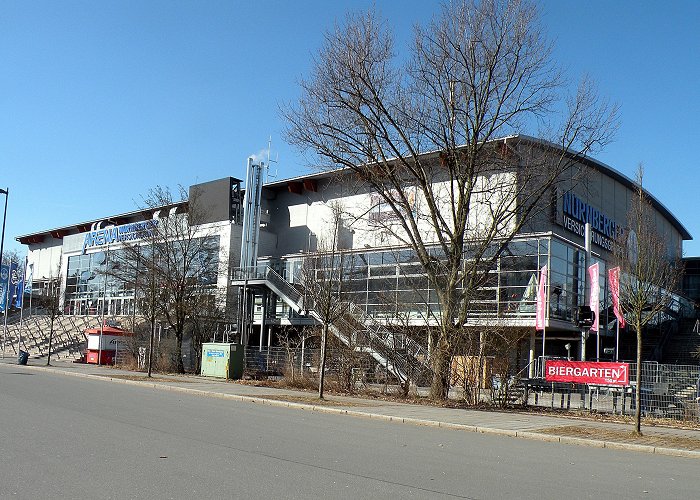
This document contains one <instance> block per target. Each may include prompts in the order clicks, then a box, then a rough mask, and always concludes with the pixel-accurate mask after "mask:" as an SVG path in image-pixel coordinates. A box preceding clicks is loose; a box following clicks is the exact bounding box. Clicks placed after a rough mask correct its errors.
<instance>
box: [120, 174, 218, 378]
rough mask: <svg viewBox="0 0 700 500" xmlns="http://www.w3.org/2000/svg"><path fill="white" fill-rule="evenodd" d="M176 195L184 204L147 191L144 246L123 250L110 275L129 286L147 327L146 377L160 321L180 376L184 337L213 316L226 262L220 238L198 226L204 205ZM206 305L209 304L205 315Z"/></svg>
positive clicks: (167, 194) (183, 193) (165, 191)
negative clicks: (190, 328) (168, 331)
mask: <svg viewBox="0 0 700 500" xmlns="http://www.w3.org/2000/svg"><path fill="white" fill-rule="evenodd" d="M179 195H180V199H181V200H185V201H181V202H176V201H175V200H174V199H173V195H172V193H171V192H170V190H168V189H166V188H162V187H157V188H155V189H153V190H151V192H150V193H149V195H148V197H147V198H146V199H145V210H147V211H149V213H150V212H154V213H156V217H154V219H153V220H152V222H151V224H150V225H149V226H148V228H147V229H145V230H144V234H143V236H144V238H143V240H142V241H140V242H138V243H135V244H127V245H124V247H123V248H122V249H121V250H120V253H119V254H118V255H117V256H116V257H115V259H119V266H118V272H115V273H114V276H115V277H118V278H119V279H121V280H126V281H128V282H129V283H130V286H131V287H133V289H134V294H135V297H136V299H137V300H136V303H137V305H138V307H139V309H140V311H141V313H142V314H144V315H145V316H146V317H147V318H148V320H149V323H150V325H151V332H150V341H149V343H150V349H149V352H150V354H149V361H148V373H149V376H150V374H151V369H152V363H153V359H152V358H153V339H154V335H155V330H156V326H157V323H158V322H159V321H162V322H164V323H166V324H167V325H168V326H169V327H170V329H171V330H172V332H173V333H174V335H175V350H174V354H173V360H172V361H173V363H174V369H175V370H176V371H178V372H184V364H183V361H182V341H183V337H184V335H185V332H186V330H187V328H188V326H191V325H192V324H193V322H194V319H195V317H196V316H198V315H201V314H204V315H205V316H211V314H213V313H212V311H211V309H212V308H211V307H209V305H211V303H215V304H218V302H217V297H218V296H219V292H218V291H217V290H216V283H217V279H218V277H219V275H220V273H221V272H223V266H224V265H225V264H226V259H219V253H220V249H219V242H218V237H216V236H214V235H213V233H212V232H211V231H209V230H207V229H206V228H203V227H201V225H200V223H201V221H203V220H206V217H205V209H204V207H203V203H204V200H201V199H198V198H197V197H195V196H193V197H192V198H191V199H189V200H187V196H188V194H187V192H186V191H185V190H184V189H183V188H180V191H179ZM222 295H223V294H222ZM204 302H206V303H207V304H209V305H208V306H207V308H206V310H205V309H203V308H202V304H203V303H204ZM217 314H218V313H217ZM200 323H201V322H200ZM200 326H201V324H200Z"/></svg>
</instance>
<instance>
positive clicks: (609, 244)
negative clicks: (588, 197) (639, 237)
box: [562, 191, 622, 251]
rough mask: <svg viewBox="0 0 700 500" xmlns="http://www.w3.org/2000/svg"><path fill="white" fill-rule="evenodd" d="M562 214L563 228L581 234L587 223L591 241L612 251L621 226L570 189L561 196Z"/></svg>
mask: <svg viewBox="0 0 700 500" xmlns="http://www.w3.org/2000/svg"><path fill="white" fill-rule="evenodd" d="M562 214H563V217H562V225H563V226H564V229H566V230H567V231H571V232H572V233H576V234H578V235H579V236H583V235H584V233H585V225H586V223H589V224H590V225H591V229H592V230H593V231H592V232H591V240H592V243H593V244H594V245H598V246H599V247H602V248H604V249H606V250H608V251H612V249H613V242H614V241H615V239H616V238H617V237H618V236H619V235H620V234H621V232H622V226H620V225H619V224H618V223H616V222H615V221H614V220H612V219H611V218H610V217H608V216H607V215H605V214H604V213H603V212H601V211H600V210H598V209H597V208H595V207H594V206H593V205H590V204H588V203H586V202H585V201H583V200H582V199H581V198H579V197H578V196H576V195H575V194H574V193H572V192H571V191H568V192H566V193H564V195H563V196H562Z"/></svg>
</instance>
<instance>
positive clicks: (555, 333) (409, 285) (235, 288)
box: [17, 136, 692, 369]
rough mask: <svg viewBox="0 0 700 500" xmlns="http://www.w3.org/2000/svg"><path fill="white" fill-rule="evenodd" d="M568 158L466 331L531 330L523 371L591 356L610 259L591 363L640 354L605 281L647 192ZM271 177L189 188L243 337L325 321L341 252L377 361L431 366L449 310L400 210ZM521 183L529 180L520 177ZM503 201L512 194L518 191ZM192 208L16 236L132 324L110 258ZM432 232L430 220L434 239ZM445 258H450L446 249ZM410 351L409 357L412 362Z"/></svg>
mask: <svg viewBox="0 0 700 500" xmlns="http://www.w3.org/2000/svg"><path fill="white" fill-rule="evenodd" d="M506 142H507V146H508V148H509V150H510V151H512V152H513V154H514V155H515V157H516V158H522V157H524V156H519V155H518V152H519V151H521V150H522V149H523V148H528V149H529V150H532V149H533V148H534V149H538V150H539V151H540V152H541V154H543V155H546V154H549V152H548V145H547V144H546V143H542V142H540V141H538V140H535V139H533V138H530V137H526V136H514V137H509V138H507V139H505V140H502V143H503V144H504V145H505V144H506ZM425 156H426V161H439V154H438V153H429V154H427V155H425ZM569 160H570V166H569V167H568V169H567V171H566V172H565V173H564V175H562V177H561V179H559V182H557V183H556V187H554V188H553V189H551V192H550V193H549V196H548V199H547V200H546V203H545V204H544V206H543V207H542V210H540V211H538V212H537V213H533V215H532V217H531V218H530V220H528V221H527V224H526V225H525V226H524V229H523V230H521V231H520V232H519V233H518V234H517V235H516V237H515V238H513V239H512V241H510V242H509V243H508V245H507V247H506V248H505V250H504V251H503V252H501V253H500V254H499V255H498V258H497V259H496V261H495V266H494V267H493V269H491V270H489V279H488V280H487V281H486V284H485V285H484V286H483V287H482V289H481V293H479V297H478V300H476V301H474V302H473V303H472V304H471V306H470V307H472V312H471V314H470V315H469V318H470V319H469V324H468V325H464V326H465V327H474V328H479V327H480V325H481V326H484V325H494V324H498V325H500V326H502V327H504V328H519V329H528V330H529V331H531V332H532V335H531V336H530V338H529V340H528V341H527V342H525V343H524V345H523V346H522V349H519V350H518V353H517V357H518V363H519V364H520V365H521V366H523V365H524V364H527V363H528V357H529V359H530V360H532V357H533V353H540V354H544V355H547V356H550V355H551V356H571V355H572V353H574V357H576V356H578V354H576V353H580V352H581V349H580V346H579V345H578V344H580V343H581V341H582V340H581V339H582V336H581V334H580V328H578V327H577V326H576V325H575V324H574V323H573V319H574V314H575V312H576V310H577V308H578V306H580V305H583V304H584V303H585V301H586V298H585V297H586V293H585V292H586V288H585V287H586V269H587V264H590V263H593V262H598V263H599V273H600V280H599V283H600V294H599V295H600V300H601V304H600V330H599V333H598V335H592V336H589V337H588V340H587V341H585V342H587V343H588V352H589V353H593V354H592V355H591V354H589V358H591V357H592V358H598V359H601V360H602V359H616V358H619V359H632V358H633V357H634V355H633V353H634V349H635V346H634V340H633V338H634V337H633V335H631V334H628V333H626V332H625V331H623V332H622V337H621V341H620V345H619V351H615V349H616V348H617V342H618V341H617V339H616V333H617V329H616V322H615V317H614V315H613V314H612V312H611V307H610V306H611V305H610V299H609V294H608V293H607V285H606V283H607V279H606V276H607V263H608V262H610V261H611V260H612V255H611V250H612V248H613V242H614V240H615V238H616V236H617V235H618V234H619V233H620V231H623V230H624V229H625V227H626V225H627V216H628V213H629V210H630V204H631V200H632V199H633V197H634V195H635V192H636V190H637V189H638V186H637V185H636V184H635V182H634V181H632V180H631V179H629V178H627V177H626V176H624V175H623V174H621V173H620V172H618V171H616V170H614V169H613V168H611V167H609V166H607V165H604V164H603V163H601V162H598V161H596V160H595V159H593V158H589V157H580V158H579V157H575V156H572V157H571V158H570V159H569ZM519 161H522V160H519ZM516 163H517V162H516ZM263 171H264V166H263V165H261V164H253V163H252V162H249V165H248V171H247V172H246V179H247V180H246V186H245V187H246V190H245V192H244V191H243V190H242V189H241V181H239V180H238V179H235V178H226V179H221V180H217V181H212V182H210V183H205V184H198V185H195V186H192V187H191V188H190V196H191V197H192V196H197V197H198V198H199V199H201V200H203V201H204V204H205V205H206V206H207V207H208V215H207V220H206V221H204V222H203V223H202V225H201V228H202V234H203V235H204V234H206V237H207V238H210V239H211V242H212V244H211V249H212V250H211V251H212V252H213V253H215V254H216V255H218V261H219V263H220V264H221V267H222V268H224V269H226V272H217V273H216V274H215V277H213V278H212V281H211V286H212V287H215V288H216V289H217V290H218V291H219V293H221V294H225V295H226V296H227V297H228V296H230V297H234V296H235V297H238V300H236V301H229V302H228V306H229V308H230V309H231V313H230V315H229V317H230V321H231V323H232V324H236V325H237V326H236V328H235V331H236V332H237V333H236V335H237V337H238V340H240V341H242V342H243V343H245V344H247V345H253V346H258V347H264V346H269V345H275V344H276V342H277V338H278V335H279V334H280V333H282V332H284V331H288V330H290V329H299V328H301V327H303V326H308V325H314V324H318V322H319V315H318V314H317V313H316V312H315V311H313V309H309V307H308V302H307V303H305V297H304V282H303V280H302V274H303V273H302V271H303V269H304V267H305V265H307V266H308V264H305V263H308V262H309V261H311V260H312V259H313V258H314V257H315V256H318V255H328V254H329V252H330V253H332V254H333V255H334V258H335V259H336V260H335V261H333V262H334V263H333V264H331V265H333V266H338V265H340V266H345V267H347V271H348V272H347V273H345V275H344V277H343V282H344V283H343V297H344V298H345V300H347V301H348V302H349V303H350V304H352V308H351V309H352V311H353V315H354V317H355V322H354V325H355V327H356V328H366V329H367V331H369V330H370V325H371V327H372V328H374V332H375V333H374V334H373V336H371V337H372V338H373V339H374V340H373V341H368V342H369V344H371V345H369V346H368V348H367V351H368V352H370V353H371V354H372V356H374V357H375V359H376V360H377V361H379V362H383V363H390V364H392V366H396V367H399V366H407V365H406V361H405V360H400V359H398V358H397V355H396V349H393V348H392V349H390V348H389V347H388V346H386V345H383V343H386V341H387V339H388V338H391V339H392V342H395V341H396V339H397V338H399V339H401V343H402V344H403V346H404V347H406V344H410V347H411V349H404V351H403V352H404V355H405V356H408V357H409V358H411V360H414V359H415V358H420V359H421V363H423V364H425V360H426V359H427V358H428V357H429V353H428V342H427V335H429V331H430V328H429V327H430V326H431V325H432V324H433V322H434V318H435V316H436V314H437V308H438V301H437V299H436V298H435V293H434V291H433V290H431V289H430V286H429V284H428V281H427V280H426V279H425V276H424V275H422V271H421V270H420V266H418V265H417V260H416V255H415V253H414V252H413V250H412V249H411V248H410V247H408V246H407V245H405V244H403V243H402V241H401V238H400V237H397V234H396V233H395V232H392V231H387V230H386V229H387V227H388V226H389V225H391V224H392V219H393V218H395V217H397V215H396V213H395V211H393V210H392V209H391V208H390V207H389V206H387V204H386V203H385V202H384V201H383V200H382V199H381V197H379V196H377V194H376V193H375V192H373V190H372V189H371V188H370V187H369V184H367V183H366V182H364V181H363V180H362V179H361V178H358V176H357V175H356V174H355V173H353V172H351V171H349V170H333V171H325V172H318V173H312V174H309V175H305V176H301V177H296V178H292V179H286V180H279V181H273V182H267V183H264V182H263V176H264V175H263V174H264V172H263ZM514 172H515V170H514ZM511 180H512V182H517V175H515V174H514V175H513V176H512V179H511ZM436 182H442V181H441V180H436ZM406 189H407V191H410V190H411V189H412V188H411V187H410V186H409V187H407V188H406ZM244 193H245V197H244ZM405 194H406V196H407V197H408V198H409V199H412V200H413V203H414V208H413V209H414V210H416V211H420V210H421V197H420V193H419V192H418V191H415V192H407V193H405ZM646 195H647V196H648V199H649V200H650V202H651V205H652V207H653V209H654V218H653V219H654V220H653V224H655V230H656V231H657V233H658V234H661V235H663V237H664V239H665V241H666V246H667V253H668V258H669V259H671V260H680V259H681V258H682V249H683V241H684V240H689V239H691V235H690V234H689V233H688V231H687V230H686V229H685V228H684V226H683V225H682V224H681V222H680V221H679V220H678V219H677V218H676V217H675V216H674V215H673V214H672V213H671V212H670V211H669V210H668V209H667V208H666V207H665V206H664V205H663V204H662V203H661V202H660V201H659V200H657V199H656V198H655V197H654V196H653V195H651V193H649V192H646ZM498 196H501V197H507V196H508V192H507V190H506V191H504V192H502V193H499V194H498ZM482 201H483V200H482ZM514 204H516V205H517V200H514ZM447 208H448V207H443V209H445V210H447ZM186 211H187V202H180V203H176V204H173V205H171V206H163V207H155V208H150V209H147V210H136V211H132V212H127V213H123V214H117V215H112V216H107V217H102V218H99V219H94V220H89V221H84V222H80V223H78V224H74V225H70V226H64V227H59V228H55V229H50V230H46V231H39V232H36V233H32V234H27V235H23V236H20V237H18V238H17V239H18V241H20V242H21V243H23V244H26V245H27V246H28V262H29V265H30V266H32V267H33V273H34V280H35V281H34V283H35V289H36V288H37V287H36V285H37V284H38V285H39V288H40V287H41V286H47V284H48V283H50V282H51V281H52V279H55V278H56V274H57V273H59V272H60V273H61V279H60V282H61V283H62V284H63V287H64V292H65V293H64V311H65V313H66V314H74V315H91V314H101V312H102V307H103V306H102V304H103V303H104V304H106V309H105V312H106V313H107V314H110V315H120V314H121V315H124V314H132V313H134V312H135V311H134V296H133V290H129V289H128V288H125V287H124V286H122V285H120V284H118V283H117V282H116V281H115V282H113V283H105V282H104V281H103V280H104V279H105V278H103V277H100V273H99V272H98V271H99V269H100V268H101V266H104V265H105V261H106V255H107V252H108V251H118V249H119V248H120V246H121V245H123V244H124V243H125V242H137V241H144V242H147V241H148V234H149V228H150V227H152V226H151V225H152V224H157V223H158V222H157V221H158V220H159V219H160V218H162V217H167V216H171V215H176V214H179V213H184V212H186ZM339 214H340V215H339ZM586 223H589V224H590V227H591V229H592V234H591V248H590V255H589V257H588V259H589V260H590V262H587V252H586V245H585V242H584V231H585V229H584V228H585V225H586ZM431 230H432V229H431V227H430V225H429V224H427V225H426V227H425V231H426V234H429V233H430V231H431ZM108 249H109V250H108ZM434 251H435V258H437V259H439V258H440V252H439V251H438V248H437V247H436V248H435V250H434ZM545 265H546V266H547V268H548V270H549V272H548V273H547V282H546V284H545V285H546V290H547V297H548V299H547V300H548V303H549V307H548V308H547V310H546V318H545V328H544V332H546V342H545V335H544V334H543V332H538V333H537V334H535V302H536V290H537V286H538V280H539V273H540V270H541V269H542V268H543V266H545ZM317 267H319V266H318V264H317ZM321 267H322V266H321ZM234 302H237V305H236V306H234V305H233V303H234ZM674 304H675V305H674V306H673V307H674V308H675V311H673V314H674V315H675V316H676V317H680V316H682V315H683V314H685V311H687V310H688V309H689V308H688V307H686V306H689V303H688V302H687V301H684V299H682V298H681V297H680V296H679V297H677V300H676V301H675V302H674ZM690 309H692V308H690ZM399 323H400V324H401V325H402V326H407V327H408V330H406V329H404V330H403V331H404V332H406V331H408V332H409V333H402V334H401V335H400V336H395V335H394V336H392V335H391V334H390V333H388V332H391V330H392V328H394V327H396V326H397V325H398V324H399ZM332 331H333V332H334V333H336V335H338V336H339V337H344V341H345V342H349V341H350V340H349V336H348V335H349V334H348V333H347V332H343V330H342V329H341V328H339V327H336V328H335V329H334V330H332ZM377 332H380V333H379V334H377ZM572 344H573V345H574V346H575V347H574V348H572ZM576 346H578V347H576ZM408 351H410V354H408V355H406V354H405V352H408ZM584 351H585V349H584ZM528 353H529V354H528ZM406 369H408V368H406Z"/></svg>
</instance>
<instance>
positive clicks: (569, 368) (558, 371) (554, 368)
mask: <svg viewBox="0 0 700 500" xmlns="http://www.w3.org/2000/svg"><path fill="white" fill-rule="evenodd" d="M545 380H546V381H547V382H574V383H577V384H594V385H615V386H623V387H624V386H628V385H629V384H630V366H629V364H628V363H610V362H595V361H564V360H547V362H546V363H545Z"/></svg>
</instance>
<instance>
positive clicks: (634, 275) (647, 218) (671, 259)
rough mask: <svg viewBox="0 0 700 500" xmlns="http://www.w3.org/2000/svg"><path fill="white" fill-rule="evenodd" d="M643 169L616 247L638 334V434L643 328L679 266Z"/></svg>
mask: <svg viewBox="0 0 700 500" xmlns="http://www.w3.org/2000/svg"><path fill="white" fill-rule="evenodd" d="M642 180H643V169H642V166H641V165H640V166H639V169H638V171H637V189H636V192H635V196H634V199H633V200H632V205H631V207H630V211H629V214H628V216H627V230H626V231H625V233H624V234H623V235H622V236H621V241H619V244H618V246H617V249H616V264H617V265H619V266H620V303H621V305H622V309H623V311H624V315H625V319H626V320H627V322H628V323H629V325H630V326H631V327H632V329H633V330H634V331H635V332H636V333H637V374H636V381H635V382H636V388H635V397H636V402H637V403H636V409H635V417H634V432H635V433H637V434H640V435H641V433H642V432H641V411H642V410H641V407H642V399H641V395H642V393H641V389H642V343H643V338H644V335H643V332H644V328H645V327H646V326H647V325H649V324H650V323H652V322H654V321H656V320H658V319H659V316H660V315H661V314H662V313H663V312H664V311H665V310H666V309H667V308H668V306H669V304H670V303H671V301H672V299H673V297H672V295H671V294H672V293H673V292H674V291H675V290H677V287H678V285H679V282H680V278H681V273H682V269H681V267H680V263H679V262H678V261H677V256H676V255H674V254H673V252H674V251H675V249H669V248H668V246H667V243H666V240H665V239H664V238H663V237H662V235H661V234H660V233H659V231H658V229H657V225H656V221H655V218H654V209H653V207H652V206H651V203H650V202H649V199H648V197H647V195H646V194H645V192H644V190H643V188H642Z"/></svg>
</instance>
